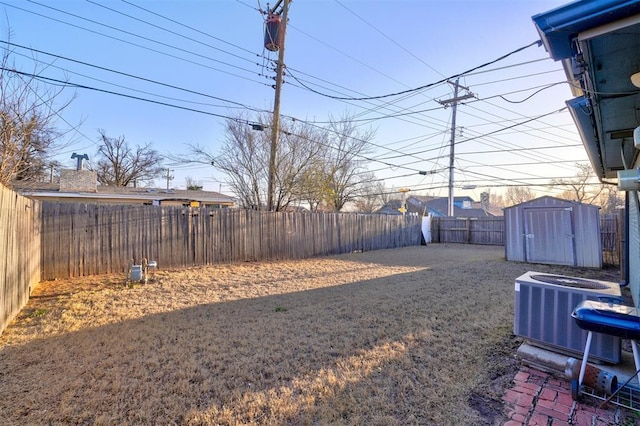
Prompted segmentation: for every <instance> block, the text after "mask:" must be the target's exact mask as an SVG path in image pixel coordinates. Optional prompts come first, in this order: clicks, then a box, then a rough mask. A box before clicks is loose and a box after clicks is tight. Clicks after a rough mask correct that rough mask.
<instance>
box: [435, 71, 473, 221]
mask: <svg viewBox="0 0 640 426" xmlns="http://www.w3.org/2000/svg"><path fill="white" fill-rule="evenodd" d="M458 81H460V79H459V78H457V79H456V82H455V83H451V82H449V84H452V85H453V98H451V99H446V100H444V101H438V102H439V103H440V104H441V105H444V106H445V107H447V106H449V105H452V108H453V110H452V114H451V115H452V117H451V143H450V146H449V199H448V203H447V216H453V164H454V160H455V145H456V110H457V109H458V108H457V107H458V102H460V101H462V100H465V99H469V98H473V97H474V96H475V95H474V94H473V93H471V92H470V91H469V88H467V87H464V86H461V85H459V84H458ZM460 87H462V88H463V89H464V90H466V91H467V94H466V95H462V96H460V97H458V88H460Z"/></svg>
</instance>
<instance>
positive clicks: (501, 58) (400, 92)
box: [308, 40, 541, 101]
mask: <svg viewBox="0 0 640 426" xmlns="http://www.w3.org/2000/svg"><path fill="white" fill-rule="evenodd" d="M534 45H537V46H540V45H541V41H540V40H537V41H535V42H533V43H530V44H527V45H525V46H522V47H520V48H518V49H515V50H513V51H511V52H509V53H507V54H505V55H502V56H500V57H499V58H497V59H494V60H492V61H489V62H486V63H484V64H482V65H478V66H476V67H473V68H471V69H469V70H467V71H464V72H461V73H459V74H454V75H452V76H449V77H447V78H443V79H441V80H438V81H436V82H433V83H428V84H424V85H422V86H418V87H415V88H413V89H407V90H402V91H399V92H393V93H387V94H384V95H378V96H365V97H358V98H356V97H339V96H332V95H328V94H325V93H322V92H319V91H316V90H313V89H311V88H308V90H310V91H311V92H313V93H315V94H317V95H320V96H324V97H327V98H331V99H338V100H351V101H364V100H374V99H383V98H389V97H392V96H399V95H404V94H405V93H411V92H416V91H419V90H423V89H426V88H429V87H433V86H436V85H439V84H442V83H446V82H447V81H449V80H454V79H456V78H458V77H463V76H464V75H465V74H467V73H470V72H473V71H475V70H478V69H481V68H484V67H486V66H489V65H491V64H495V63H496V62H499V61H502V60H504V59H506V58H508V57H509V56H511V55H514V54H516V53H519V52H521V51H523V50H525V49H528V48H529V47H531V46H534Z"/></svg>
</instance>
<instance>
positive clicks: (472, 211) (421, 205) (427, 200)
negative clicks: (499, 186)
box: [376, 195, 493, 217]
mask: <svg viewBox="0 0 640 426" xmlns="http://www.w3.org/2000/svg"><path fill="white" fill-rule="evenodd" d="M465 201H468V202H470V203H473V199H472V198H471V197H468V196H461V197H454V203H463V202H465ZM448 204H449V199H448V198H447V197H431V196H421V195H412V196H410V197H408V198H407V212H409V213H417V214H419V215H424V214H427V213H433V214H435V215H437V216H447V213H448ZM400 207H402V200H399V199H394V200H389V202H388V203H387V204H386V205H385V206H384V207H382V208H381V209H379V210H378V211H377V212H376V213H381V214H402V213H401V212H400V211H399V210H398V209H399V208H400ZM453 212H454V216H455V217H487V216H493V215H492V214H490V213H487V212H486V211H485V210H484V209H481V208H475V207H472V208H461V207H458V206H456V205H454V207H453Z"/></svg>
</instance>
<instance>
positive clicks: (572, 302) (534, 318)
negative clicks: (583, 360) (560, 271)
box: [513, 271, 621, 363]
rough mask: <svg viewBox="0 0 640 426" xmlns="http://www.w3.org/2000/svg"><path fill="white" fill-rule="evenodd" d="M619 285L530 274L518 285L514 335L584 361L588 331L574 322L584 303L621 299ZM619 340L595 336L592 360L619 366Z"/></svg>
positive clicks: (592, 345) (596, 334)
mask: <svg viewBox="0 0 640 426" xmlns="http://www.w3.org/2000/svg"><path fill="white" fill-rule="evenodd" d="M620 294H621V293H620V286H619V285H618V284H617V283H611V282H607V281H599V280H585V279H583V278H577V277H567V276H564V275H552V274H543V273H539V272H532V271H529V272H527V273H526V274H524V275H522V276H520V277H518V278H517V279H516V282H515V305H514V320H513V333H514V334H515V335H517V336H521V337H524V338H526V339H528V340H529V341H530V342H531V343H532V344H534V345H537V346H542V347H546V348H551V349H555V350H557V351H560V352H564V353H567V354H570V355H572V356H577V357H582V353H583V350H584V344H585V342H586V339H587V331H585V330H582V329H581V328H580V327H578V326H577V325H576V324H575V321H574V320H573V319H572V318H571V312H572V311H573V309H574V308H575V307H576V306H577V305H578V303H580V302H582V301H583V300H586V299H589V300H598V299H599V298H601V297H606V296H608V297H620ZM620 342H621V339H620V338H619V337H614V336H609V335H605V334H600V333H594V334H593V341H592V344H591V351H590V356H591V358H594V359H597V360H600V361H605V362H611V363H619V362H620V359H621V354H620V346H621V345H620Z"/></svg>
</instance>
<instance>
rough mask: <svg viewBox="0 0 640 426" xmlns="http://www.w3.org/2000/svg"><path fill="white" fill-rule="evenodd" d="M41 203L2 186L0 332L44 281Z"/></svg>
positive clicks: (0, 202)
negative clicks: (42, 274) (41, 274)
mask: <svg viewBox="0 0 640 426" xmlns="http://www.w3.org/2000/svg"><path fill="white" fill-rule="evenodd" d="M39 206H40V203H38V202H37V201H33V200H29V199H27V198H25V197H22V196H20V195H18V194H16V193H15V192H13V191H11V190H9V189H7V188H5V187H4V186H2V185H0V333H2V331H3V330H4V329H5V327H6V326H7V325H8V324H9V322H10V321H11V320H12V319H13V318H14V317H15V316H16V315H17V314H18V312H20V309H22V307H23V306H24V305H25V304H26V303H27V300H28V299H29V293H30V292H31V288H35V286H36V285H37V284H38V283H39V282H40V216H39Z"/></svg>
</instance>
